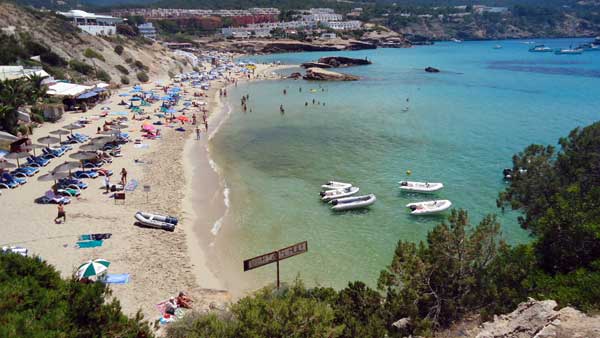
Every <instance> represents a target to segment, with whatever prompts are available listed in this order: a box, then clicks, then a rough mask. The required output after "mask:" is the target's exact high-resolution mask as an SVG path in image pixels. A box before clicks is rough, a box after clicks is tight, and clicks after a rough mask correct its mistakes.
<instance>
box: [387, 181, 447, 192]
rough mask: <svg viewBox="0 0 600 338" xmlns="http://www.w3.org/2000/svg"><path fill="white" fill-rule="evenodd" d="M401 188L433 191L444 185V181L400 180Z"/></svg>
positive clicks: (404, 189) (410, 190)
mask: <svg viewBox="0 0 600 338" xmlns="http://www.w3.org/2000/svg"><path fill="white" fill-rule="evenodd" d="M398 183H400V190H402V191H409V192H421V193H432V192H436V191H438V190H441V189H442V188H443V187H444V184H442V183H437V182H436V183H430V182H412V181H400V182H398Z"/></svg>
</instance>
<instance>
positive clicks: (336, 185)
mask: <svg viewBox="0 0 600 338" xmlns="http://www.w3.org/2000/svg"><path fill="white" fill-rule="evenodd" d="M351 186H352V184H351V183H344V182H336V181H329V182H327V183H325V184H323V185H322V186H321V189H323V190H338V189H346V188H350V187H351Z"/></svg>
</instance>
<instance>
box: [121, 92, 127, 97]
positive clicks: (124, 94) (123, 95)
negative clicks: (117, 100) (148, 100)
mask: <svg viewBox="0 0 600 338" xmlns="http://www.w3.org/2000/svg"><path fill="white" fill-rule="evenodd" d="M119 96H122V97H125V96H129V94H127V93H121V94H119Z"/></svg>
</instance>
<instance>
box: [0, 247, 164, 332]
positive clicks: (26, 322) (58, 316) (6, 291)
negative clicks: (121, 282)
mask: <svg viewBox="0 0 600 338" xmlns="http://www.w3.org/2000/svg"><path fill="white" fill-rule="evenodd" d="M108 295H110V290H109V289H108V288H107V287H106V286H105V285H104V284H101V283H93V284H82V283H79V282H78V281H76V280H74V279H70V280H63V279H61V278H60V275H59V273H58V272H57V271H56V270H55V269H54V268H53V267H52V266H50V265H48V264H47V263H45V262H43V261H41V260H39V259H37V258H27V257H22V256H20V255H16V254H0V323H1V324H0V337H152V336H153V334H152V332H151V330H150V328H149V326H148V325H147V323H146V322H143V321H142V315H141V314H139V313H138V315H137V316H136V317H135V318H128V317H127V316H125V315H124V314H123V313H122V312H121V306H120V304H119V302H118V301H117V300H113V301H112V302H110V303H107V302H106V296H108Z"/></svg>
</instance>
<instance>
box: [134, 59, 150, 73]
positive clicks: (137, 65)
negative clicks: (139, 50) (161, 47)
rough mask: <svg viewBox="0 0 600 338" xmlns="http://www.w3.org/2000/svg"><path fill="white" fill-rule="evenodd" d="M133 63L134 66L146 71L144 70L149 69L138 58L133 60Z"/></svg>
mask: <svg viewBox="0 0 600 338" xmlns="http://www.w3.org/2000/svg"><path fill="white" fill-rule="evenodd" d="M133 65H134V66H135V67H136V68H138V69H141V70H143V71H146V72H147V71H148V69H149V68H148V66H146V65H145V64H143V63H142V61H140V60H135V62H134V63H133Z"/></svg>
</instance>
